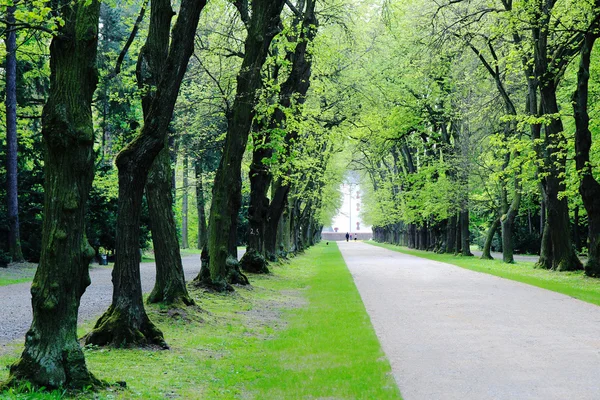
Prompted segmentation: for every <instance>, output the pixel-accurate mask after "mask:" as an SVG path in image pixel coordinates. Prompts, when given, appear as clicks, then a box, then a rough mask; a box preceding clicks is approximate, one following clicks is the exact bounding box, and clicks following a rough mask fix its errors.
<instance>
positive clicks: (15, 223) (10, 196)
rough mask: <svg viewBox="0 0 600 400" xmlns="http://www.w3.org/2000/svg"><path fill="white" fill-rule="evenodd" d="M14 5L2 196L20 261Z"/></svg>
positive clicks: (14, 251)
mask: <svg viewBox="0 0 600 400" xmlns="http://www.w3.org/2000/svg"><path fill="white" fill-rule="evenodd" d="M15 10H16V7H15V6H9V7H7V8H6V23H7V24H6V28H7V32H6V198H7V200H8V205H7V206H8V207H7V211H8V225H9V238H8V245H9V252H10V256H11V258H12V261H13V262H21V261H23V252H22V250H21V234H20V229H19V228H20V227H19V196H18V182H17V179H18V178H17V176H18V175H17V156H18V155H17V154H18V153H17V152H18V150H17V33H16V32H15V28H14V26H13V25H12V24H14V23H15Z"/></svg>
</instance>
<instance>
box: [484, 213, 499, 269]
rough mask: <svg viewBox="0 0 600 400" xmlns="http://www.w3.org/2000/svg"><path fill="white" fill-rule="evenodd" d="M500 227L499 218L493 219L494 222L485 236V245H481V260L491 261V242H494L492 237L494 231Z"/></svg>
mask: <svg viewBox="0 0 600 400" xmlns="http://www.w3.org/2000/svg"><path fill="white" fill-rule="evenodd" d="M499 227H500V218H494V222H492V226H490V229H489V230H488V232H487V235H486V236H485V243H484V244H483V253H482V254H481V259H482V260H493V259H494V257H492V254H491V250H492V241H493V240H494V235H495V234H496V231H497V230H498V228H499Z"/></svg>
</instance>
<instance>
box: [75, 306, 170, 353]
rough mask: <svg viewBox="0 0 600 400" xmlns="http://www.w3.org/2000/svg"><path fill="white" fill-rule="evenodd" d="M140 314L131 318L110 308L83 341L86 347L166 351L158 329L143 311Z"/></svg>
mask: <svg viewBox="0 0 600 400" xmlns="http://www.w3.org/2000/svg"><path fill="white" fill-rule="evenodd" d="M142 314H143V315H140V316H135V317H132V316H129V315H127V314H126V313H125V312H123V311H122V310H120V309H118V308H116V307H115V306H110V308H109V309H108V310H107V311H106V312H105V313H104V315H102V317H100V319H99V320H98V322H96V326H94V329H93V330H92V331H91V332H90V333H88V334H87V335H86V336H85V337H84V338H83V340H84V342H85V344H86V345H88V344H91V345H96V346H112V347H117V348H136V347H158V348H161V349H168V348H169V346H167V343H166V342H165V339H164V336H163V334H162V332H161V331H160V329H158V328H157V327H156V325H154V324H153V323H152V321H150V319H149V318H148V316H147V315H146V313H145V311H143V310H142Z"/></svg>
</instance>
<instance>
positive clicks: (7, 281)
mask: <svg viewBox="0 0 600 400" xmlns="http://www.w3.org/2000/svg"><path fill="white" fill-rule="evenodd" d="M32 279H33V278H15V279H10V278H7V279H4V278H0V286H8V285H15V284H17V283H23V282H31V280H32Z"/></svg>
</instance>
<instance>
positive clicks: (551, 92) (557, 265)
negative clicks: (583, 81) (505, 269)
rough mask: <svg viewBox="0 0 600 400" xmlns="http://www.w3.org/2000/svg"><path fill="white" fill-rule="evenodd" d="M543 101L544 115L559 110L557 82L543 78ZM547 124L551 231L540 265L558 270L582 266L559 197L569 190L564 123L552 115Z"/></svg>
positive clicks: (564, 205) (545, 184)
mask: <svg viewBox="0 0 600 400" xmlns="http://www.w3.org/2000/svg"><path fill="white" fill-rule="evenodd" d="M541 103H542V109H543V111H544V114H545V115H558V114H559V109H558V103H557V101H556V87H555V85H554V83H552V82H544V83H543V84H542V85H541ZM545 127H546V129H545V130H546V135H545V138H544V143H545V146H546V157H545V170H546V172H547V173H548V174H547V176H546V177H545V178H544V179H543V180H542V181H543V188H544V193H543V194H544V200H545V203H546V210H547V211H546V226H545V229H546V230H548V232H544V237H545V239H546V242H545V246H544V247H543V248H542V254H541V255H540V259H539V261H538V266H540V267H542V268H546V269H553V270H556V271H573V270H579V269H583V265H582V264H581V261H580V260H579V258H578V257H577V254H576V253H575V249H574V248H573V241H572V240H571V234H570V229H571V224H570V220H569V207H568V203H567V198H566V197H562V198H559V194H560V193H561V192H564V191H565V190H566V184H565V182H564V178H562V177H563V176H564V175H565V171H566V158H565V157H561V156H560V155H559V154H557V152H558V151H560V150H559V149H562V148H565V144H566V143H565V142H566V138H565V137H564V134H563V124H562V121H561V119H560V118H559V117H557V118H553V119H552V121H551V122H549V123H548V124H547V125H546V126H545Z"/></svg>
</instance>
